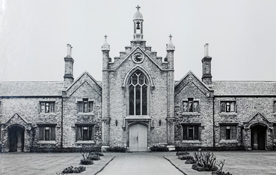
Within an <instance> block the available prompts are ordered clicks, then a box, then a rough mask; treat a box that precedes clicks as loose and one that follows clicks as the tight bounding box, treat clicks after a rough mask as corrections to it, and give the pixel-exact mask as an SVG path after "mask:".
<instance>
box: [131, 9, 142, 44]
mask: <svg viewBox="0 0 276 175" xmlns="http://www.w3.org/2000/svg"><path fill="white" fill-rule="evenodd" d="M136 8H137V12H136V13H135V14H134V16H133V23H134V35H133V37H134V38H133V39H134V40H143V21H144V20H143V15H142V14H141V13H140V11H139V9H140V8H141V7H140V6H139V5H138V6H137V7H136Z"/></svg>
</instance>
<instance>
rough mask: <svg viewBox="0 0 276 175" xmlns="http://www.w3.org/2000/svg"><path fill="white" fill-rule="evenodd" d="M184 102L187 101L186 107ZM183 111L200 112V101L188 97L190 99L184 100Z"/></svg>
mask: <svg viewBox="0 0 276 175" xmlns="http://www.w3.org/2000/svg"><path fill="white" fill-rule="evenodd" d="M184 103H186V107H184ZM190 104H191V106H190ZM195 104H197V107H196V108H195V106H194V105H195ZM190 108H191V110H190ZM182 112H188V113H200V101H199V100H198V99H194V98H188V99H185V100H182Z"/></svg>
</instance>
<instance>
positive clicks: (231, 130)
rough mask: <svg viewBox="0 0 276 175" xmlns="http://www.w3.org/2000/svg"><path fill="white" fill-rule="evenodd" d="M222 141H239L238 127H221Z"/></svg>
mask: <svg viewBox="0 0 276 175" xmlns="http://www.w3.org/2000/svg"><path fill="white" fill-rule="evenodd" d="M220 139H221V140H236V139H237V126H236V125H221V126H220Z"/></svg>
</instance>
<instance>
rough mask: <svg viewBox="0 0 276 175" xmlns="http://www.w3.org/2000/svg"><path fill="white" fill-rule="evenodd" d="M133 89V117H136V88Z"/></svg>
mask: <svg viewBox="0 0 276 175" xmlns="http://www.w3.org/2000/svg"><path fill="white" fill-rule="evenodd" d="M133 87H134V91H133V93H134V115H136V86H133Z"/></svg>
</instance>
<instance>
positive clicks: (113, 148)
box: [106, 146, 127, 152]
mask: <svg viewBox="0 0 276 175" xmlns="http://www.w3.org/2000/svg"><path fill="white" fill-rule="evenodd" d="M106 151H108V152H126V151H127V149H126V148H125V147H120V146H115V147H109V148H107V149H106Z"/></svg>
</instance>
